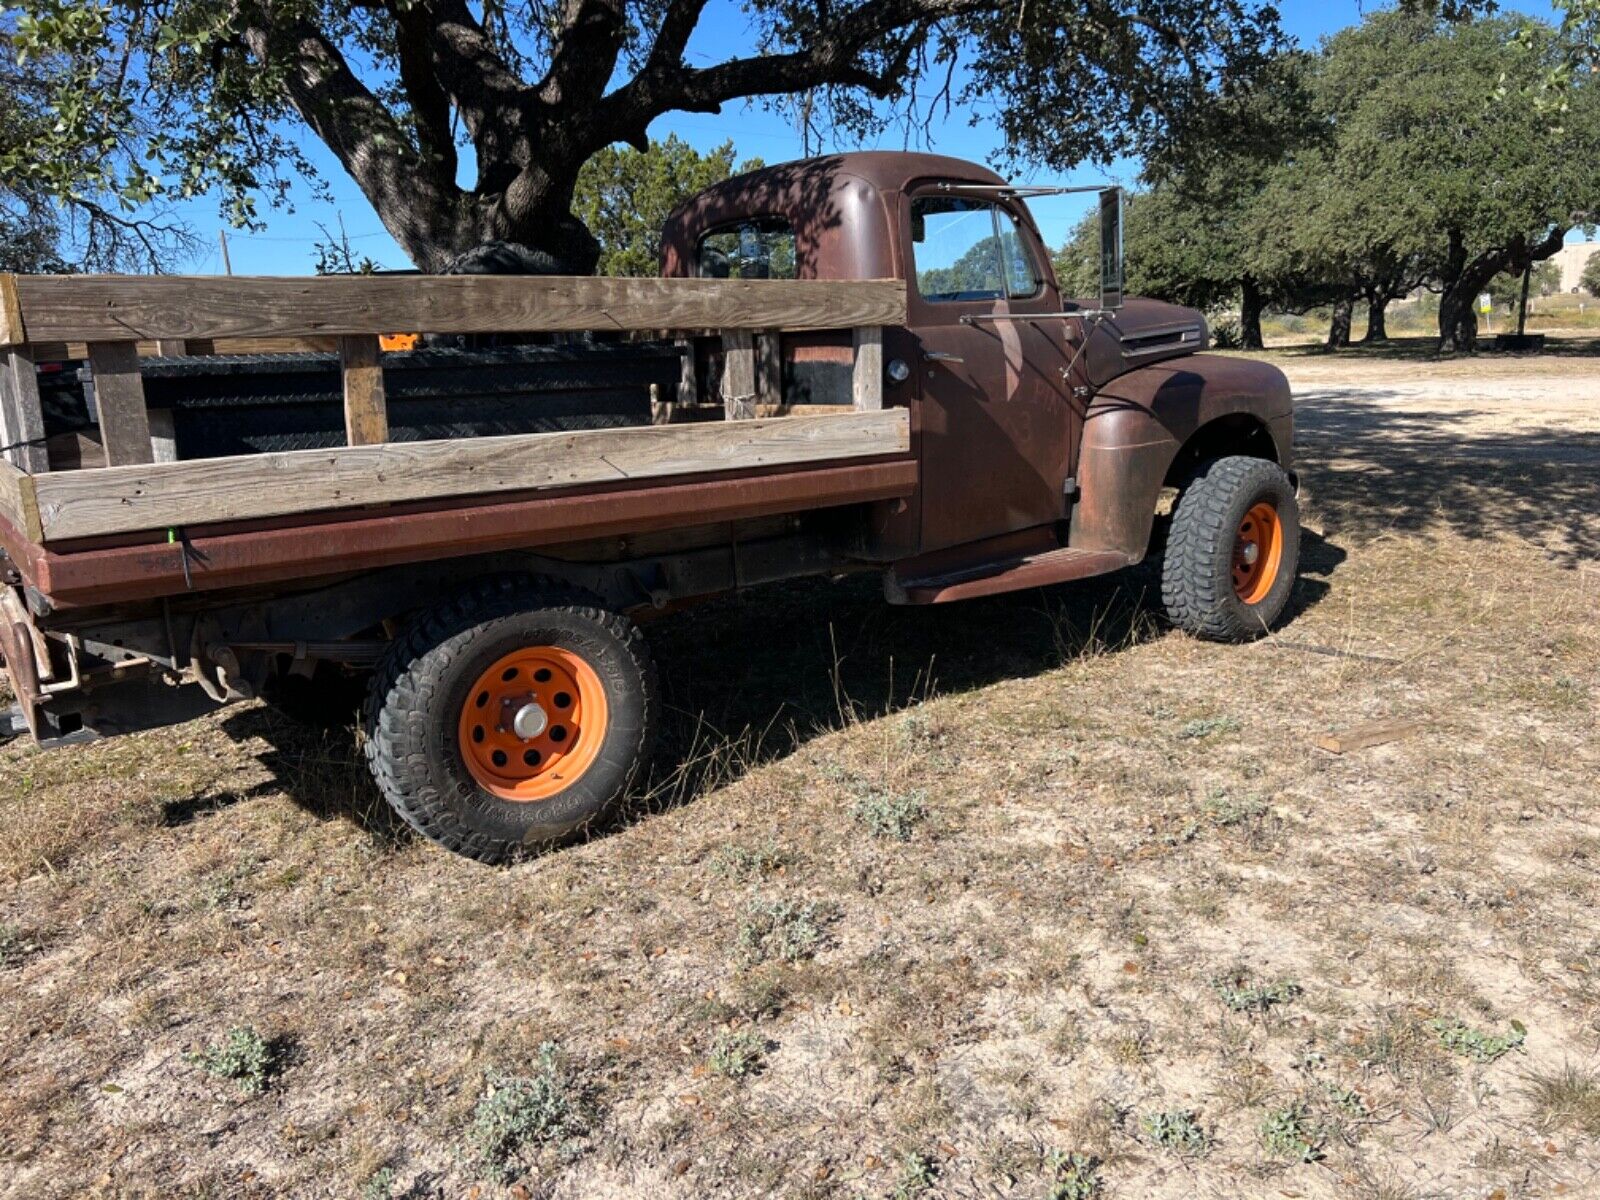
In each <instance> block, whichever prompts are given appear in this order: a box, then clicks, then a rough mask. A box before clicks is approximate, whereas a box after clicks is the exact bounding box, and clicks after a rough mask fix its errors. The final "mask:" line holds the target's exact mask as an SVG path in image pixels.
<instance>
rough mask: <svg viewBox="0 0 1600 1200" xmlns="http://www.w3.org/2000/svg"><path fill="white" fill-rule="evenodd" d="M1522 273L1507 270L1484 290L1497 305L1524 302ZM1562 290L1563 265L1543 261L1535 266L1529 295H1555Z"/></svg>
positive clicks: (1509, 305) (1511, 306)
mask: <svg viewBox="0 0 1600 1200" xmlns="http://www.w3.org/2000/svg"><path fill="white" fill-rule="evenodd" d="M1522 279H1523V276H1522V274H1521V273H1516V274H1513V273H1511V272H1507V273H1505V274H1502V275H1496V276H1495V277H1494V278H1493V279H1491V280H1490V281H1489V286H1488V287H1487V288H1485V289H1484V290H1485V291H1487V292H1488V293H1489V296H1490V298H1491V299H1493V301H1494V302H1495V303H1496V304H1497V305H1504V306H1505V307H1507V308H1515V307H1516V306H1517V305H1518V304H1520V303H1522ZM1560 290H1561V266H1560V264H1559V263H1555V262H1550V261H1546V262H1542V263H1539V264H1538V265H1537V266H1535V267H1534V268H1533V278H1532V280H1530V281H1529V287H1528V295H1530V296H1533V297H1541V296H1554V295H1555V294H1556V293H1557V292H1559V291H1560Z"/></svg>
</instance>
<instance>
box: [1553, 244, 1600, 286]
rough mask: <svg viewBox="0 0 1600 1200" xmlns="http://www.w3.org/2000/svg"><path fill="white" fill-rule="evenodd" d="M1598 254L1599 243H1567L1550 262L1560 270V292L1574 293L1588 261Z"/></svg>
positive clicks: (1599, 252)
mask: <svg viewBox="0 0 1600 1200" xmlns="http://www.w3.org/2000/svg"><path fill="white" fill-rule="evenodd" d="M1596 254H1600V242H1568V243H1567V244H1566V245H1565V246H1563V247H1562V248H1561V250H1560V252H1559V253H1557V254H1556V256H1555V257H1554V258H1553V259H1551V260H1550V261H1551V262H1553V263H1555V264H1556V265H1557V266H1559V267H1560V268H1561V290H1562V291H1563V292H1575V291H1577V290H1578V287H1579V282H1580V281H1581V280H1582V279H1583V269H1584V268H1585V267H1587V266H1588V265H1589V260H1590V259H1591V258H1593V257H1594V256H1595V255H1596Z"/></svg>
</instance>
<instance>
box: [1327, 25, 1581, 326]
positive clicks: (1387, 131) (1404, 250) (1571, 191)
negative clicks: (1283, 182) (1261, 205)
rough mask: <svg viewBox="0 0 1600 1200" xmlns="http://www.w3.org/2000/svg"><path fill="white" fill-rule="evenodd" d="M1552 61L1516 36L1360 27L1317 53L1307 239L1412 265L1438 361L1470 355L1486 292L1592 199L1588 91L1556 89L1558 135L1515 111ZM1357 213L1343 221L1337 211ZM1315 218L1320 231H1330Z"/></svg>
mask: <svg viewBox="0 0 1600 1200" xmlns="http://www.w3.org/2000/svg"><path fill="white" fill-rule="evenodd" d="M1565 53H1566V48H1565V47H1563V45H1562V44H1561V42H1560V40H1559V38H1558V37H1557V35H1556V33H1555V32H1554V31H1553V30H1551V29H1550V28H1549V27H1548V26H1544V25H1540V24H1538V23H1536V22H1531V21H1512V20H1499V19H1496V20H1483V21H1474V22H1471V23H1467V24H1461V25H1449V24H1445V23H1443V22H1440V21H1437V20H1434V19H1432V18H1429V17H1426V16H1411V15H1407V14H1405V13H1399V12H1380V13H1375V14H1373V15H1372V16H1371V17H1369V18H1368V19H1367V20H1366V21H1364V22H1363V23H1362V24H1361V25H1360V26H1358V27H1356V28H1354V29H1349V30H1346V31H1344V32H1342V33H1339V34H1337V35H1335V36H1334V37H1333V38H1331V39H1330V40H1329V42H1328V43H1327V45H1326V47H1325V51H1324V64H1325V65H1324V73H1323V78H1322V82H1321V89H1320V99H1321V101H1322V102H1323V103H1324V104H1326V105H1327V107H1328V109H1329V111H1330V115H1331V118H1332V120H1333V123H1334V128H1335V133H1334V140H1333V149H1332V150H1331V152H1330V160H1329V168H1330V169H1329V178H1330V179H1331V180H1344V181H1347V188H1346V190H1345V193H1344V194H1340V189H1337V188H1335V189H1332V194H1328V195H1327V196H1326V197H1325V203H1324V205H1323V206H1322V207H1323V210H1324V211H1323V212H1322V214H1321V215H1320V216H1319V217H1318V218H1317V219H1316V223H1315V227H1316V228H1319V229H1320V230H1321V231H1322V232H1323V234H1324V235H1326V237H1327V238H1329V239H1330V241H1331V242H1332V243H1333V244H1335V245H1336V244H1337V237H1338V235H1337V231H1338V229H1339V228H1341V227H1344V228H1349V229H1350V230H1351V231H1352V232H1353V233H1355V234H1356V236H1355V237H1354V238H1353V239H1352V241H1353V243H1354V245H1355V246H1356V247H1358V248H1359V246H1360V245H1361V244H1363V243H1364V244H1365V246H1366V247H1367V251H1368V252H1373V251H1383V252H1384V253H1385V254H1387V255H1389V256H1391V257H1393V258H1395V260H1396V261H1403V260H1405V259H1407V258H1409V257H1411V256H1412V255H1419V256H1421V258H1422V259H1423V260H1424V261H1426V262H1427V263H1428V267H1429V270H1428V274H1429V275H1431V276H1432V278H1433V281H1434V286H1435V287H1436V288H1437V290H1438V291H1439V293H1440V301H1439V329H1440V338H1441V342H1440V348H1441V350H1442V351H1444V352H1446V353H1449V352H1453V351H1458V350H1471V349H1472V348H1473V346H1474V345H1475V344H1476V340H1477V332H1478V318H1477V311H1476V308H1477V298H1478V296H1479V295H1481V294H1482V293H1483V291H1484V290H1485V289H1486V288H1487V287H1488V286H1489V283H1490V281H1491V280H1493V279H1494V278H1495V276H1497V275H1500V274H1502V273H1504V272H1513V273H1520V272H1522V271H1523V270H1525V269H1526V268H1527V267H1528V266H1529V265H1530V264H1532V263H1537V262H1542V261H1544V260H1545V259H1548V258H1550V257H1551V256H1552V255H1554V254H1555V253H1556V252H1557V251H1559V250H1560V249H1561V246H1562V245H1563V243H1564V241H1565V238H1566V234H1567V232H1568V230H1569V229H1571V228H1572V227H1573V225H1574V224H1577V223H1581V222H1582V221H1584V220H1586V219H1587V218H1586V216H1585V215H1584V214H1585V213H1586V212H1587V211H1588V210H1589V209H1591V208H1592V207H1593V206H1594V205H1595V203H1596V200H1597V198H1600V86H1596V83H1595V82H1591V81H1590V80H1589V79H1588V78H1587V77H1585V78H1582V79H1576V80H1574V81H1573V82H1572V84H1571V86H1570V87H1569V89H1568V92H1567V94H1566V99H1565V103H1564V108H1565V111H1564V113H1563V114H1562V115H1561V117H1560V120H1559V123H1558V122H1557V121H1556V120H1554V119H1553V115H1554V114H1552V113H1550V112H1548V111H1545V110H1541V108H1540V107H1539V106H1538V105H1535V104H1532V103H1527V102H1524V101H1523V100H1521V99H1520V98H1519V95H1518V92H1519V89H1524V88H1526V89H1533V88H1537V87H1538V86H1540V85H1541V83H1542V81H1543V80H1544V79H1545V78H1546V76H1547V73H1548V72H1549V71H1550V70H1551V69H1552V68H1553V66H1554V64H1556V63H1559V62H1560V61H1562V59H1563V56H1564V55H1565ZM1353 205H1355V206H1359V209H1360V211H1359V212H1352V206H1353ZM1330 214H1331V215H1330Z"/></svg>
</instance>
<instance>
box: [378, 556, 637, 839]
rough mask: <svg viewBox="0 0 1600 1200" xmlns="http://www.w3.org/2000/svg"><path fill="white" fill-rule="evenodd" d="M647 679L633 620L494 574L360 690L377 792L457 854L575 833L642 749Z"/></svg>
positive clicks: (613, 795)
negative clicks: (366, 689)
mask: <svg viewBox="0 0 1600 1200" xmlns="http://www.w3.org/2000/svg"><path fill="white" fill-rule="evenodd" d="M655 706H656V683H655V671H654V667H653V665H652V663H651V660H650V654H649V650H648V648H647V647H646V646H645V643H644V639H643V637H642V636H641V635H640V634H639V631H638V630H637V629H635V628H634V626H633V624H632V623H631V622H629V621H628V620H627V619H626V618H624V617H622V616H619V615H618V614H616V613H613V612H608V611H606V610H605V609H603V608H601V607H600V606H599V605H598V603H597V602H596V601H595V600H594V598H593V597H590V596H588V595H586V594H585V593H581V592H577V591H575V590H573V589H571V588H567V587H565V586H563V585H559V584H550V583H545V582H542V581H538V580H530V579H525V578H522V579H499V580H493V581H490V582H487V583H484V584H481V585H479V586H477V587H475V588H473V589H471V590H470V591H468V592H466V593H464V594H463V595H462V596H460V597H458V598H456V599H454V600H451V601H448V602H446V603H444V604H441V605H439V606H438V607H436V608H434V609H431V610H429V611H428V612H426V613H424V614H423V615H422V616H420V617H418V618H417V619H416V620H415V621H414V622H413V623H412V625H411V627H410V629H409V630H408V631H407V632H406V633H405V635H403V636H402V637H401V638H400V639H399V640H398V641H396V642H395V644H394V646H393V647H392V648H391V650H390V652H389V654H388V656H387V658H386V659H385V661H384V663H383V665H382V666H381V667H380V669H379V671H378V674H377V676H376V677H375V678H374V680H373V686H372V690H371V692H370V693H369V695H368V699H367V708H366V714H365V720H366V728H367V744H366V753H367V760H368V764H369V766H370V767H371V769H372V773H373V777H374V778H375V779H376V780H377V781H378V786H379V788H380V789H382V791H383V794H384V797H385V798H386V799H387V800H388V802H389V803H390V804H391V805H392V806H393V807H394V809H395V810H396V811H397V812H398V813H399V814H400V815H401V816H402V817H403V818H405V820H406V821H407V822H408V823H409V824H410V825H412V826H413V827H414V828H415V829H417V830H418V831H419V832H421V833H422V834H423V835H425V836H426V837H428V838H431V839H432V840H433V841H436V842H438V843H439V844H440V845H442V846H445V847H446V848H447V849H450V850H454V851H456V852H457V853H459V854H464V855H467V856H469V857H471V858H476V859H478V860H479V861H481V862H488V863H501V862H508V861H511V860H514V859H516V858H517V857H519V856H520V855H522V854H524V853H526V852H527V851H529V850H532V849H538V848H541V847H545V846H551V845H556V844H559V843H561V842H564V841H566V840H569V839H571V838H573V837H576V836H578V835H580V834H581V833H583V832H584V831H585V830H587V829H588V828H589V827H591V826H592V825H594V824H595V823H596V822H597V821H600V820H601V819H603V818H604V817H605V816H606V815H607V814H608V813H609V812H610V811H611V810H612V809H613V808H614V806H615V805H616V804H617V803H618V802H619V801H620V800H621V799H622V798H623V796H624V795H625V793H626V792H627V789H628V787H629V785H630V784H631V783H632V782H633V781H634V779H635V778H636V777H637V776H638V774H639V772H640V770H641V768H642V766H643V764H644V761H645V759H646V756H647V755H648V753H649V748H650V742H651V735H652V731H653V727H654V723H655V720H654V718H655Z"/></svg>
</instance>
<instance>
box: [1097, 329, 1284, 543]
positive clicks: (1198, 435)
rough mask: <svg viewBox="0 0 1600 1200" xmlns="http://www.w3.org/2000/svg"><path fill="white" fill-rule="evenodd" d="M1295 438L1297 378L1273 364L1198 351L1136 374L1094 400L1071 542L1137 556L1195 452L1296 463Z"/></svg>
mask: <svg viewBox="0 0 1600 1200" xmlns="http://www.w3.org/2000/svg"><path fill="white" fill-rule="evenodd" d="M1293 442H1294V402H1293V399H1292V398H1291V396H1290V392H1289V381H1288V379H1286V378H1285V377H1284V374H1283V372H1282V371H1280V370H1278V369H1277V368H1276V367H1273V366H1270V365H1268V364H1267V363H1261V362H1254V361H1252V360H1249V359H1240V358H1222V357H1219V356H1217V355H1211V354H1196V355H1193V356H1191V357H1189V358H1185V359H1181V360H1179V361H1176V362H1168V363H1160V364H1157V365H1154V366H1148V367H1141V368H1140V369H1139V370H1137V371H1131V372H1129V373H1128V374H1127V375H1124V376H1122V377H1121V378H1119V379H1116V380H1114V381H1113V382H1111V383H1110V384H1108V385H1107V386H1106V387H1105V389H1104V390H1102V391H1101V392H1100V393H1099V394H1098V395H1097V396H1096V397H1095V399H1094V402H1093V403H1092V404H1091V405H1090V406H1089V412H1088V415H1087V417H1086V419H1085V421H1084V432H1083V444H1082V448H1081V450H1080V452H1079V456H1078V473H1077V480H1078V493H1079V499H1078V502H1077V503H1076V504H1075V505H1074V506H1073V509H1072V529H1071V538H1070V542H1069V544H1070V545H1071V546H1072V547H1074V548H1075V549H1081V550H1112V551H1116V552H1118V553H1121V554H1125V555H1127V556H1128V558H1129V559H1130V561H1133V562H1138V561H1140V560H1141V559H1143V558H1144V556H1145V554H1146V552H1147V550H1148V549H1149V545H1150V534H1151V530H1152V528H1153V527H1154V524H1155V514H1156V506H1157V504H1158V502H1159V501H1160V498H1161V491H1162V489H1163V488H1165V487H1167V486H1169V484H1170V483H1172V482H1174V479H1173V476H1174V473H1175V471H1181V469H1182V467H1183V466H1184V463H1185V460H1186V459H1187V458H1189V457H1192V456H1193V454H1194V453H1202V454H1203V456H1204V457H1220V456H1222V455H1226V454H1246V455H1251V456H1254V457H1263V458H1271V459H1272V460H1273V461H1274V462H1277V463H1278V464H1279V465H1280V466H1282V467H1284V468H1285V469H1286V470H1292V468H1293Z"/></svg>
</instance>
